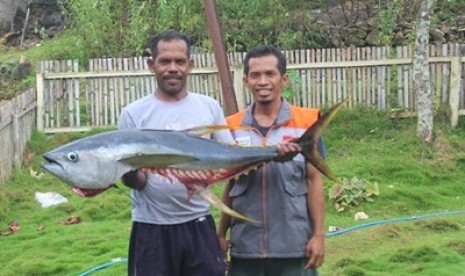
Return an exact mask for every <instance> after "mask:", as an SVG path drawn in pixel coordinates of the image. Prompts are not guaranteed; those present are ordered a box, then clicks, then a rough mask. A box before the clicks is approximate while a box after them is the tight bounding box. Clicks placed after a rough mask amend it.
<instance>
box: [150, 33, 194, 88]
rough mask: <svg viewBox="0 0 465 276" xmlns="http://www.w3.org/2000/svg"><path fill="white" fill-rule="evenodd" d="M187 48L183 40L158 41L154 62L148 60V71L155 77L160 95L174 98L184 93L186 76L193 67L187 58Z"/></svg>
mask: <svg viewBox="0 0 465 276" xmlns="http://www.w3.org/2000/svg"><path fill="white" fill-rule="evenodd" d="M187 47H188V46H187V45H186V42H185V41H184V40H179V39H174V40H170V41H160V42H159V43H158V46H157V50H158V54H157V56H156V57H155V59H154V60H152V59H149V60H148V62H147V63H148V65H149V68H150V71H151V72H152V73H154V74H155V75H156V78H157V85H158V91H160V92H161V93H164V94H166V95H168V96H175V95H177V94H179V93H180V92H185V91H186V81H187V74H189V73H190V71H191V69H192V67H193V64H192V61H191V60H190V59H189V57H188V56H187Z"/></svg>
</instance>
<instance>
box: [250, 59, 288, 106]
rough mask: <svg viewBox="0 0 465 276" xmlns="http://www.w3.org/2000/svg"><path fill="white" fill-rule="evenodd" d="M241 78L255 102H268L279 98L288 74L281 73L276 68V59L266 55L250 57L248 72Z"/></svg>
mask: <svg viewBox="0 0 465 276" xmlns="http://www.w3.org/2000/svg"><path fill="white" fill-rule="evenodd" d="M243 80H244V84H245V85H246V86H247V87H248V88H249V90H250V91H251V92H252V94H253V96H254V99H255V101H256V102H257V103H259V104H270V103H272V102H275V101H279V100H280V97H281V90H282V89H283V88H284V86H286V84H287V82H288V75H287V74H284V75H281V73H280V72H279V69H278V59H277V58H276V57H275V56H273V55H268V56H263V57H256V58H251V59H250V60H249V73H248V74H247V76H245V77H244V79H243Z"/></svg>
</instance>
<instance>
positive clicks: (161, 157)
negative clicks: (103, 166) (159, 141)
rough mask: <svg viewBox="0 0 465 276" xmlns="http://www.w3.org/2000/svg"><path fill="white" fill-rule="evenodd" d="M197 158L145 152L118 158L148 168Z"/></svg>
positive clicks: (134, 165)
mask: <svg viewBox="0 0 465 276" xmlns="http://www.w3.org/2000/svg"><path fill="white" fill-rule="evenodd" d="M197 160H198V159H197V158H195V157H192V156H187V155H182V154H158V153H157V154H145V153H137V154H133V155H130V156H125V157H123V158H120V159H119V161H120V162H123V163H125V164H127V165H129V166H132V167H134V168H150V167H167V166H171V165H175V164H181V163H187V162H192V161H197Z"/></svg>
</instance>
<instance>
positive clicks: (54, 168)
mask: <svg viewBox="0 0 465 276" xmlns="http://www.w3.org/2000/svg"><path fill="white" fill-rule="evenodd" d="M42 157H43V158H44V159H45V161H46V162H43V163H42V164H40V166H41V167H42V168H43V169H44V170H46V171H48V172H49V173H51V174H53V175H55V176H58V177H60V175H61V174H62V172H64V168H63V166H62V165H61V164H60V163H59V162H57V161H55V159H53V158H51V157H50V156H48V155H47V154H44V155H43V156H42Z"/></svg>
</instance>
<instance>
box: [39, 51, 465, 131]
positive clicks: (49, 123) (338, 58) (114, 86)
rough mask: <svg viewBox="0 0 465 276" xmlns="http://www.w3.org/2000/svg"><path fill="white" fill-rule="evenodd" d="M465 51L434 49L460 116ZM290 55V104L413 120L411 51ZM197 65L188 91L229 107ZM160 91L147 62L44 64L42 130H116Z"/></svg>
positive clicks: (211, 64)
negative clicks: (127, 110)
mask: <svg viewBox="0 0 465 276" xmlns="http://www.w3.org/2000/svg"><path fill="white" fill-rule="evenodd" d="M464 48H465V45H458V44H444V45H440V46H435V45H430V48H429V53H430V57H429V62H430V73H431V84H432V90H433V91H434V97H435V104H436V105H437V106H439V105H442V104H447V105H449V106H450V107H451V109H452V111H451V112H452V113H453V115H454V116H455V118H457V117H458V115H459V114H465V97H464V85H463V82H464V72H465V67H464V63H465V59H464V57H463V56H462V54H463V52H464V51H463V49H464ZM461 49H462V51H461ZM284 54H285V55H286V58H287V61H288V66H287V67H288V70H289V71H290V72H291V73H292V75H294V76H297V77H294V78H291V80H292V86H293V89H294V92H295V93H294V96H293V97H292V98H290V99H289V100H290V101H291V102H292V103H293V104H296V105H299V106H312V107H319V108H323V107H327V106H330V105H333V104H335V103H336V102H338V101H340V100H342V99H348V102H347V107H348V108H352V107H355V106H375V107H378V108H380V109H385V110H395V111H398V112H402V113H403V114H406V115H413V114H415V97H414V96H415V93H414V92H415V91H414V87H413V72H412V69H413V65H412V60H413V49H412V48H411V47H407V46H405V47H397V48H389V47H366V48H340V49H313V50H295V51H286V52H284ZM244 55H245V53H229V54H228V60H229V64H230V67H231V74H232V76H233V78H232V79H233V81H234V87H235V93H236V99H237V100H238V106H239V108H244V107H245V106H246V105H248V104H250V103H251V101H252V98H251V95H250V93H248V91H247V90H246V89H245V88H244V87H243V83H242V76H243V74H242V70H243V66H242V61H243V57H244ZM193 60H194V65H195V68H194V70H193V71H192V73H191V74H190V76H189V79H188V87H189V90H190V91H193V92H195V93H201V94H205V95H208V96H211V97H213V98H215V99H217V100H218V101H219V102H220V103H221V104H223V97H222V94H221V86H220V81H219V75H218V70H217V68H216V64H215V60H214V56H213V54H195V55H193ZM155 88H156V80H155V76H154V75H153V74H152V73H150V72H149V70H148V68H147V65H146V60H145V58H143V57H134V58H107V59H95V60H91V61H90V63H89V70H88V71H86V72H82V71H80V69H79V65H78V63H77V61H74V60H73V61H71V60H65V61H43V62H41V64H40V67H39V70H38V75H37V92H38V97H37V100H38V114H39V115H38V118H37V119H38V122H37V125H38V129H39V130H43V131H45V132H59V131H73V130H76V131H79V130H87V129H90V128H92V127H99V126H115V125H116V123H117V121H118V119H119V115H120V112H121V109H122V108H123V107H124V106H126V105H127V104H128V103H130V102H132V101H135V100H137V99H139V98H141V97H143V96H145V95H147V94H149V93H152V92H153V91H154V90H155ZM452 120H454V121H456V120H457V119H452ZM455 123H456V122H455ZM452 124H454V122H452Z"/></svg>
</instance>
